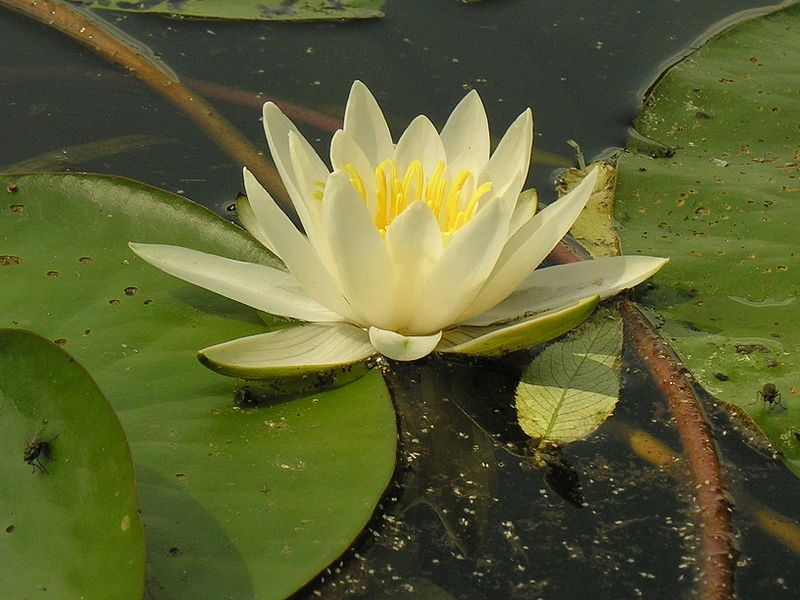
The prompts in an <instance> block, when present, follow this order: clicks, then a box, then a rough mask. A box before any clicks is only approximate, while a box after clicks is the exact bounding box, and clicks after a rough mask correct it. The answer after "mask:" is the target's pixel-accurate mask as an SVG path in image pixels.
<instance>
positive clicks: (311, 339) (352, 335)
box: [199, 323, 375, 379]
mask: <svg viewBox="0 0 800 600" xmlns="http://www.w3.org/2000/svg"><path fill="white" fill-rule="evenodd" d="M374 354H375V348H373V346H372V344H371V343H370V341H369V337H368V336H367V332H366V331H364V330H363V329H360V328H358V327H355V326H353V325H350V324H348V323H332V324H322V323H319V324H318V323H307V324H304V325H299V326H297V327H289V328H287V329H281V330H278V331H271V332H269V333H262V334H259V335H251V336H248V337H243V338H239V339H236V340H232V341H230V342H224V343H222V344H217V345H215V346H210V347H208V348H204V349H203V350H200V352H199V358H200V361H201V362H202V363H203V364H205V365H206V366H207V367H209V368H211V369H213V370H214V371H217V372H218V373H223V374H225V375H230V376H232V377H239V378H242V379H281V378H286V377H298V376H302V375H306V374H307V375H314V374H316V373H318V372H320V371H325V370H329V369H334V368H336V367H343V366H347V365H350V364H353V363H356V362H360V361H363V360H365V359H366V358H368V357H370V356H372V355H374Z"/></svg>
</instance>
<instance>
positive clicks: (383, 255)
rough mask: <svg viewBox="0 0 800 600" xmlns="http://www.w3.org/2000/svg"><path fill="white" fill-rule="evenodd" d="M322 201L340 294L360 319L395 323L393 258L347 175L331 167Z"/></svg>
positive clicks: (371, 323) (386, 324) (384, 323)
mask: <svg viewBox="0 0 800 600" xmlns="http://www.w3.org/2000/svg"><path fill="white" fill-rule="evenodd" d="M322 204H323V210H324V217H325V227H326V232H327V238H328V244H329V246H330V253H331V256H332V257H333V260H334V263H335V265H336V268H337V271H338V275H339V282H340V284H341V286H342V292H343V293H344V295H345V297H346V298H347V300H348V301H349V303H350V305H351V306H352V307H353V310H354V311H355V313H356V314H357V315H358V316H359V317H360V321H361V322H364V323H369V324H370V325H373V324H374V325H378V326H380V327H385V328H388V329H392V328H394V327H396V323H395V311H394V302H395V287H394V267H393V265H392V259H391V257H390V256H389V251H388V250H387V248H386V244H385V243H384V241H383V238H382V237H381V234H380V233H379V232H378V229H377V228H376V227H375V224H374V223H373V221H372V218H371V217H370V214H369V211H368V210H367V207H366V206H365V205H364V202H363V201H362V200H361V198H360V197H359V195H358V193H357V192H356V190H355V189H354V188H353V186H352V185H351V184H350V180H349V179H348V178H347V175H345V174H344V173H342V172H341V171H334V173H333V174H332V175H331V176H330V177H329V178H328V184H327V186H326V187H325V198H324V199H323V201H322Z"/></svg>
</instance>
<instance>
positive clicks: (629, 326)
mask: <svg viewBox="0 0 800 600" xmlns="http://www.w3.org/2000/svg"><path fill="white" fill-rule="evenodd" d="M549 259H550V260H551V261H552V262H556V263H560V264H564V263H572V262H577V261H580V260H582V258H581V257H580V256H579V255H578V254H576V253H575V251H573V250H572V249H571V248H570V247H569V246H567V245H566V244H565V243H564V242H561V243H559V244H558V246H556V247H555V248H554V249H553V251H552V252H551V253H550V256H549ZM620 310H621V312H622V318H623V322H624V324H625V331H626V335H627V337H628V339H629V340H630V341H631V343H633V345H634V346H635V347H636V349H637V351H638V353H639V356H641V357H642V360H643V361H644V364H645V365H646V367H647V369H648V371H649V372H650V376H651V377H652V379H653V381H654V382H655V383H656V385H657V386H658V389H659V390H660V391H661V393H662V394H663V395H664V397H665V398H666V399H667V403H668V404H669V408H670V411H671V412H672V415H673V417H674V418H675V425H676V428H677V430H678V435H679V436H680V440H681V445H682V446H683V449H684V451H685V452H686V458H687V460H688V463H689V468H690V471H691V473H692V478H693V479H694V481H695V498H696V500H697V504H698V506H699V509H700V510H699V513H698V518H699V521H700V526H701V527H700V531H701V534H700V539H701V548H702V554H703V559H702V574H703V582H702V589H701V592H700V597H701V598H702V599H703V600H730V599H731V598H733V558H734V550H733V545H732V540H733V537H732V527H731V511H730V506H729V504H728V500H727V498H726V495H725V486H724V482H723V478H722V469H721V467H720V462H719V457H718V456H717V449H716V446H715V444H714V439H713V436H712V433H711V428H710V427H709V425H708V423H707V422H706V419H705V417H704V416H703V412H702V410H701V408H700V404H699V402H698V400H697V396H696V395H695V393H694V388H693V383H692V381H691V379H690V377H689V375H688V374H687V373H686V372H685V371H684V370H683V369H681V367H680V366H678V363H677V360H676V359H675V355H674V354H673V352H672V349H671V348H670V347H669V346H668V345H667V344H666V343H665V342H664V341H663V340H662V339H661V338H660V337H659V336H658V335H656V333H655V332H653V330H652V328H651V327H650V324H649V323H648V321H647V319H645V317H644V316H643V315H642V313H641V312H640V311H639V309H637V308H636V306H635V305H634V304H633V303H632V302H631V301H630V300H623V301H622V304H621V307H620Z"/></svg>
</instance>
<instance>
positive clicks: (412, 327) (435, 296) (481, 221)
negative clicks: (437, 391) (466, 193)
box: [408, 202, 508, 334]
mask: <svg viewBox="0 0 800 600" xmlns="http://www.w3.org/2000/svg"><path fill="white" fill-rule="evenodd" d="M503 218H504V216H503V214H502V206H501V205H500V204H499V203H496V202H492V203H490V204H489V205H488V206H487V207H486V208H484V209H483V210H482V211H480V212H479V213H478V214H477V215H475V217H473V219H472V220H471V221H470V222H468V223H467V224H466V225H464V226H463V227H462V228H461V229H459V230H458V231H456V232H455V233H454V234H453V237H452V238H451V240H450V243H449V244H448V245H447V246H446V247H445V249H444V252H442V256H441V257H440V259H439V261H438V262H437V263H436V264H435V265H434V267H433V269H431V273H430V275H429V276H428V280H427V281H426V282H425V284H424V285H423V287H422V292H421V294H420V299H419V302H418V304H417V308H416V309H415V311H414V315H413V316H412V318H411V321H410V323H409V325H408V331H409V332H411V333H420V334H423V333H429V332H431V331H439V330H440V329H445V328H446V327H447V326H448V325H450V324H452V323H453V322H454V319H455V318H456V317H458V315H460V314H461V312H463V311H464V310H465V309H466V308H467V307H468V306H469V305H470V304H471V303H472V301H473V299H474V298H475V295H476V294H477V293H478V291H479V290H480V289H481V287H482V286H483V284H484V282H485V280H486V277H487V276H488V274H489V273H490V272H491V270H492V267H493V266H494V264H495V261H496V260H497V256H498V255H499V253H500V250H501V249H502V247H503V243H504V242H505V241H506V236H507V233H508V220H507V219H506V220H503Z"/></svg>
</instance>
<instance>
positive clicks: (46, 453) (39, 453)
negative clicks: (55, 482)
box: [23, 427, 58, 473]
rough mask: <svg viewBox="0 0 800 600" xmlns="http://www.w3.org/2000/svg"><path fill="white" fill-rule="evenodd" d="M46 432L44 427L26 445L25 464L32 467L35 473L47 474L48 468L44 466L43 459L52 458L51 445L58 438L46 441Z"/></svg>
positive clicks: (54, 437)
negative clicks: (44, 437) (44, 435)
mask: <svg viewBox="0 0 800 600" xmlns="http://www.w3.org/2000/svg"><path fill="white" fill-rule="evenodd" d="M44 430H45V428H44V427H42V428H41V429H40V430H39V433H37V434H36V435H35V436H33V437H32V438H31V439H29V440H28V441H27V442H26V443H25V454H24V455H23V458H24V460H25V462H26V463H28V464H29V465H31V466H32V467H33V470H34V471H37V470H38V471H39V472H40V473H47V467H45V466H44V463H43V462H42V459H43V458H45V459H49V458H50V453H51V450H52V447H51V444H52V443H53V441H54V440H55V439H56V438H57V437H58V435H55V436H53V437H52V438H50V439H49V440H44V439H43V438H42V435H43V434H44Z"/></svg>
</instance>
